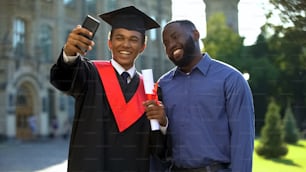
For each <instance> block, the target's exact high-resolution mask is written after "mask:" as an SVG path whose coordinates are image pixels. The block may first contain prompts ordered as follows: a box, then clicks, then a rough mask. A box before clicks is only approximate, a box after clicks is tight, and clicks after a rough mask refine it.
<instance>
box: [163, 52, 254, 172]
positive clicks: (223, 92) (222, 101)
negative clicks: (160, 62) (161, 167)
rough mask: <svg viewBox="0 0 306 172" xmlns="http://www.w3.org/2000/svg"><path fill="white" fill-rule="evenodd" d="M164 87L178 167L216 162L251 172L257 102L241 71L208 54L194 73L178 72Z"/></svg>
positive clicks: (166, 78) (165, 80) (238, 171)
mask: <svg viewBox="0 0 306 172" xmlns="http://www.w3.org/2000/svg"><path fill="white" fill-rule="evenodd" d="M159 85H160V87H161V90H162V94H163V104H164V106H165V109H166V114H167V116H168V120H169V125H168V133H169V135H170V136H171V141H172V156H173V157H172V158H173V163H174V164H175V165H176V166H178V167H184V168H198V167H203V166H205V165H209V164H210V163H213V162H215V161H217V162H223V163H230V164H231V165H230V167H231V168H232V171H233V172H251V171H252V154H253V148H254V135H255V133H254V131H255V130H254V107H253V99H252V93H251V90H250V87H249V85H248V83H247V81H246V80H245V79H244V77H243V76H242V74H241V73H240V72H239V71H238V70H236V69H234V68H233V67H231V66H229V65H227V64H224V63H222V62H220V61H217V60H214V59H211V58H210V57H209V55H208V54H205V55H204V56H203V58H202V60H201V61H200V62H199V63H198V64H197V65H196V66H195V67H194V68H193V70H192V71H191V72H190V73H188V74H186V73H184V72H182V71H180V70H179V69H178V68H174V69H173V70H171V71H169V72H168V73H166V74H165V75H163V76H162V77H161V78H160V80H159Z"/></svg>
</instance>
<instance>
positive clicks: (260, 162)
mask: <svg viewBox="0 0 306 172" xmlns="http://www.w3.org/2000/svg"><path fill="white" fill-rule="evenodd" d="M258 143H259V141H258V140H256V141H255V146H256V145H257V144H258ZM288 148H289V149H288V150H289V151H288V154H287V155H286V156H284V157H282V158H277V159H264V158H262V157H260V156H258V155H257V154H256V153H254V157H253V159H254V161H253V172H306V140H301V141H299V142H298V144H297V145H288Z"/></svg>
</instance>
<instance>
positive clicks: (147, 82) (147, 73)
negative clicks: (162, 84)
mask: <svg viewBox="0 0 306 172" xmlns="http://www.w3.org/2000/svg"><path fill="white" fill-rule="evenodd" d="M141 72H142V76H143V84H144V89H145V93H146V94H153V89H154V79H153V72H152V69H143V70H141ZM150 123H151V130H152V131H155V130H159V123H158V121H157V119H151V120H150Z"/></svg>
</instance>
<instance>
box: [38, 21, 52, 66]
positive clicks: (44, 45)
mask: <svg viewBox="0 0 306 172" xmlns="http://www.w3.org/2000/svg"><path fill="white" fill-rule="evenodd" d="M52 45H53V44H52V28H51V27H50V26H48V25H43V26H42V27H41V28H40V33H39V45H38V46H39V48H40V50H41V53H42V55H43V58H44V60H45V61H51V60H52V57H53V55H52Z"/></svg>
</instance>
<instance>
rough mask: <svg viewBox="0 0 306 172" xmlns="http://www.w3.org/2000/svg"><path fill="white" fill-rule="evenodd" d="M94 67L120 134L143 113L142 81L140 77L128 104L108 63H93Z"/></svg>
mask: <svg viewBox="0 0 306 172" xmlns="http://www.w3.org/2000/svg"><path fill="white" fill-rule="evenodd" d="M93 64H94V65H95V66H96V68H97V70H98V72H99V75H100V78H101V81H102V85H103V86H104V89H105V93H106V97H107V100H108V102H109V104H110V106H111V109H112V111H113V114H114V116H115V120H116V123H117V126H118V128H119V131H120V132H123V131H124V130H125V129H127V128H128V127H130V126H131V125H132V124H134V123H135V122H136V121H137V120H138V119H139V118H140V117H141V116H142V115H143V113H144V112H145V108H144V107H143V105H142V102H143V101H145V100H146V97H145V91H144V85H143V79H142V77H140V81H139V84H138V88H137V90H136V92H135V94H134V96H133V97H132V98H131V99H130V101H129V102H126V101H125V98H124V95H123V93H122V90H121V87H120V85H119V81H118V79H117V75H116V72H115V70H114V68H113V66H112V65H111V63H110V62H108V61H93Z"/></svg>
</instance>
